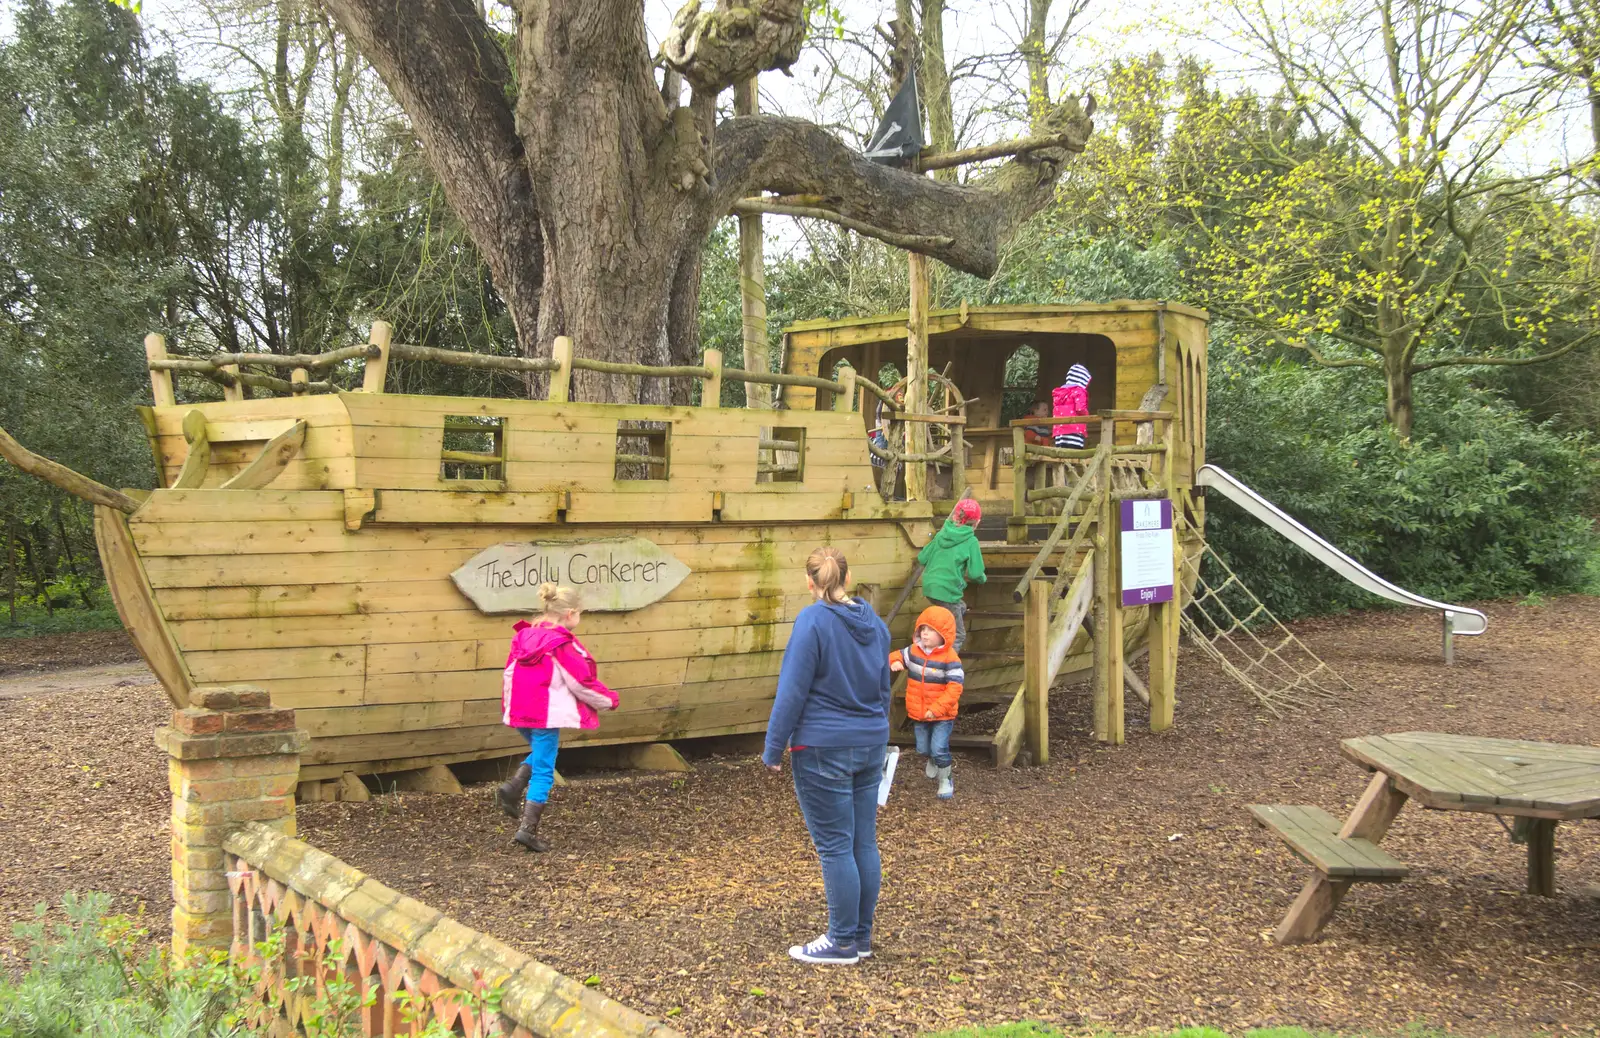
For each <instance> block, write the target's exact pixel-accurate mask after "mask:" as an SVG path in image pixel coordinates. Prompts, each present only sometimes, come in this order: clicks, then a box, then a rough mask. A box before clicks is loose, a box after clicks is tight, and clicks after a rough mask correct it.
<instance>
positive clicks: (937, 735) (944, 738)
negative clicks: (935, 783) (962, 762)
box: [911, 721, 956, 768]
mask: <svg viewBox="0 0 1600 1038" xmlns="http://www.w3.org/2000/svg"><path fill="white" fill-rule="evenodd" d="M955 726H956V723H955V722H954V721H913V722H911V730H912V731H913V732H916V734H917V752H918V753H920V754H922V755H923V756H924V757H932V758H933V766H934V767H936V768H948V767H949V766H950V765H951V764H952V763H953V762H954V758H952V757H951V756H950V730H951V729H952V728H954V727H955Z"/></svg>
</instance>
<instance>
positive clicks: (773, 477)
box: [756, 428, 806, 483]
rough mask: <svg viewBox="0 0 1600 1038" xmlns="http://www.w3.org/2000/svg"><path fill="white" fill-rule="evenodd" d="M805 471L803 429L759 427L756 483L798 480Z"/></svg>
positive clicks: (799, 481)
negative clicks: (759, 443) (759, 438)
mask: <svg viewBox="0 0 1600 1038" xmlns="http://www.w3.org/2000/svg"><path fill="white" fill-rule="evenodd" d="M805 473H806V431H805V429H804V428H795V429H785V428H776V429H762V430H761V445H760V448H759V450H758V451H757V454H756V482H757V483H801V482H804V481H805Z"/></svg>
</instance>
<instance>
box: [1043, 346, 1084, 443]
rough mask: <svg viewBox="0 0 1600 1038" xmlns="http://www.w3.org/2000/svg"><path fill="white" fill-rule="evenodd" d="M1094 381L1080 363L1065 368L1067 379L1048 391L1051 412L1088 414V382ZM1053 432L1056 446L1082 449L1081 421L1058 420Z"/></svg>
mask: <svg viewBox="0 0 1600 1038" xmlns="http://www.w3.org/2000/svg"><path fill="white" fill-rule="evenodd" d="M1092 381H1094V376H1093V375H1091V374H1089V369H1088V368H1086V367H1084V366H1083V365H1082V364H1074V365H1072V367H1071V368H1069V369H1068V370H1067V380H1066V381H1065V382H1063V383H1061V385H1059V386H1057V387H1056V388H1055V389H1054V390H1052V391H1051V393H1050V402H1051V404H1052V405H1053V406H1052V414H1053V416H1054V417H1056V418H1083V417H1085V416H1087V415H1088V414H1089V383H1090V382H1092ZM1052 431H1053V432H1054V433H1055V438H1056V446H1057V447H1065V448H1069V449H1077V450H1082V449H1083V445H1084V440H1083V436H1084V432H1085V431H1086V430H1085V428H1084V424H1083V423H1082V422H1058V423H1056V426H1055V428H1054V429H1053V430H1052Z"/></svg>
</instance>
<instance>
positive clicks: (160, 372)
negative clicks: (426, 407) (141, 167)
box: [145, 321, 895, 449]
mask: <svg viewBox="0 0 1600 1038" xmlns="http://www.w3.org/2000/svg"><path fill="white" fill-rule="evenodd" d="M393 334H394V332H393V329H392V328H391V327H390V326H389V325H388V324H387V323H386V322H383V321H375V322H373V325H372V334H371V341H370V342H368V343H366V344H364V345H360V346H346V347H343V348H341V349H337V350H330V351H328V352H327V353H316V354H304V353H294V354H279V353H215V354H212V355H211V356H209V357H174V356H171V355H169V354H168V353H167V344H166V339H165V338H164V337H163V336H161V335H156V334H152V335H149V336H146V338H145V354H146V363H147V366H148V368H149V370H150V382H151V387H152V390H153V393H154V396H155V402H156V403H157V404H158V405H172V404H175V403H177V399H176V395H175V391H174V385H173V376H174V375H190V376H196V377H200V378H204V379H206V380H208V381H210V382H213V383H216V384H217V385H220V386H222V389H223V397H224V399H228V400H237V399H243V398H244V389H245V388H246V387H248V388H251V389H264V390H268V391H270V392H274V393H285V394H290V395H300V394H305V393H330V392H334V391H336V390H338V389H339V387H338V386H337V385H335V384H334V383H333V381H332V380H331V379H330V378H325V379H323V380H321V381H315V382H313V381H311V378H310V375H311V374H312V373H328V374H330V375H331V374H332V373H333V371H334V369H336V368H338V367H339V366H340V365H342V364H345V363H347V362H349V361H355V360H359V361H361V362H362V375H361V383H362V384H361V389H362V391H364V392H368V393H381V392H383V387H384V383H385V382H386V381H387V377H388V367H389V362H390V361H391V360H405V361H417V362H426V363H432V364H443V365H447V366H451V367H460V368H475V369H480V370H492V371H507V372H515V373H518V374H524V375H527V374H538V373H544V374H549V375H550V380H549V382H550V386H549V391H548V396H547V398H548V399H549V400H552V401H556V402H561V403H565V402H567V401H568V400H569V399H570V398H571V386H572V373H573V372H574V371H592V372H596V373H598V374H606V375H625V376H635V377H640V378H688V379H696V380H698V381H699V382H700V384H701V392H700V406H702V407H718V406H720V405H721V397H722V383H723V381H724V380H726V381H732V382H742V383H745V384H746V385H761V386H804V387H807V388H810V389H816V390H821V391H822V392H826V393H830V394H833V397H834V408H835V410H840V411H854V410H857V409H858V408H857V402H856V398H857V396H858V395H865V394H871V395H873V396H876V397H877V398H878V399H880V400H883V401H885V402H886V403H888V404H889V405H890V406H891V407H892V406H894V405H895V400H894V399H893V397H892V396H891V394H890V393H889V391H888V390H885V389H883V388H882V387H881V386H879V385H877V384H876V383H874V382H873V381H872V380H871V379H863V378H859V377H857V375H856V373H855V371H854V370H853V369H852V368H850V367H849V366H848V365H846V366H844V367H843V368H842V369H841V370H840V378H839V379H837V380H834V379H826V378H819V377H817V376H814V375H791V374H787V373H784V372H768V371H745V370H743V369H741V368H727V367H723V365H722V352H721V351H720V350H707V351H706V352H705V363H703V364H678V365H667V366H657V365H650V364H630V363H625V362H621V361H607V360H595V359H593V358H589V357H579V356H575V355H574V354H573V348H572V340H571V339H570V338H567V337H566V336H560V337H558V338H557V339H556V340H555V343H554V345H553V347H552V351H551V356H549V357H504V356H498V355H495V354H488V353H468V352H465V351H462V350H446V349H440V348H438V347H435V346H415V345H411V344H409V343H397V342H391V341H390V340H391V338H392V336H393ZM252 367H253V368H267V369H272V370H275V371H279V372H283V371H287V372H289V374H290V377H289V378H288V379H283V378H279V377H277V376H275V375H267V374H261V373H259V372H254V371H245V370H243V369H245V368H252ZM779 449H785V448H779Z"/></svg>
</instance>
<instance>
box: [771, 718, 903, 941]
mask: <svg viewBox="0 0 1600 1038" xmlns="http://www.w3.org/2000/svg"><path fill="white" fill-rule="evenodd" d="M886 750H887V747H885V746H807V747H805V748H804V749H799V750H793V751H791V752H790V754H789V763H790V767H792V768H793V769H794V794H795V797H796V799H798V800H799V801H800V813H801V814H802V815H804V816H805V820H806V829H807V830H809V831H810V833H811V842H812V844H814V845H815V846H816V848H817V857H818V858H819V859H821V861H822V889H823V892H824V893H825V894H826V895H827V898H828V936H829V937H830V938H832V939H833V943H834V944H837V945H839V946H840V947H849V946H851V945H854V944H856V942H857V941H871V940H872V919H873V915H874V913H876V912H877V910H878V890H879V888H880V887H881V886H882V885H883V866H882V862H881V859H880V858H879V857H878V783H879V782H880V781H882V779H883V756H884V753H885V752H886Z"/></svg>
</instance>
